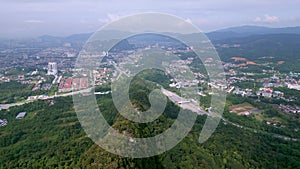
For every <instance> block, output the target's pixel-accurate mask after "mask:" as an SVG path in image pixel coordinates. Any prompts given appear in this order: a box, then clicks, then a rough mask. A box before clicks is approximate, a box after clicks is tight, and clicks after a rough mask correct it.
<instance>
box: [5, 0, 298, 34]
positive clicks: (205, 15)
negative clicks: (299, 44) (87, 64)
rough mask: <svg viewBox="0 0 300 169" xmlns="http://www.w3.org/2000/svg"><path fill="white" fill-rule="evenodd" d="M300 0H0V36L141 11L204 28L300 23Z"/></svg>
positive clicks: (81, 29) (64, 30)
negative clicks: (183, 20) (155, 13)
mask: <svg viewBox="0 0 300 169" xmlns="http://www.w3.org/2000/svg"><path fill="white" fill-rule="evenodd" d="M299 7H300V0H259V1H258V0H240V1H238V0H0V38H33V37H38V36H41V35H52V36H68V35H71V34H79V33H89V32H94V31H96V30H98V29H99V28H101V27H102V26H104V25H105V24H108V23H110V22H112V21H115V20H117V19H119V18H122V17H124V16H128V15H133V14H137V13H143V12H161V13H167V14H172V15H176V16H178V17H181V18H183V19H185V20H187V21H189V22H192V23H193V24H194V25H196V26H197V27H198V28H199V29H200V30H202V31H204V32H209V31H213V30H217V29H222V28H227V27H233V26H241V25H259V26H268V27H291V26H300V12H299Z"/></svg>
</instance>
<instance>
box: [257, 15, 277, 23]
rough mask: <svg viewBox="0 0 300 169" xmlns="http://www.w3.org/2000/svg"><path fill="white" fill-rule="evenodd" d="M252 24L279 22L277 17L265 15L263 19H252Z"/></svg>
mask: <svg viewBox="0 0 300 169" xmlns="http://www.w3.org/2000/svg"><path fill="white" fill-rule="evenodd" d="M254 22H257V23H276V22H279V17H277V16H270V15H268V14H267V15H265V16H264V17H256V18H255V19H254Z"/></svg>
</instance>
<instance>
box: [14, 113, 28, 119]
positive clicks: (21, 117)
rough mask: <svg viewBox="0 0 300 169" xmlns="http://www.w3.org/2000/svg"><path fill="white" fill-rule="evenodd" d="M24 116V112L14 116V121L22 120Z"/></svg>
mask: <svg viewBox="0 0 300 169" xmlns="http://www.w3.org/2000/svg"><path fill="white" fill-rule="evenodd" d="M25 116H26V112H21V113H19V114H18V115H17V116H16V119H23V118H24V117H25Z"/></svg>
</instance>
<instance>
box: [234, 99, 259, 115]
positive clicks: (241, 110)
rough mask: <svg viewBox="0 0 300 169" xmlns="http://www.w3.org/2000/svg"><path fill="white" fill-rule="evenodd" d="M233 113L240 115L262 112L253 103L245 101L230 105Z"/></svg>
mask: <svg viewBox="0 0 300 169" xmlns="http://www.w3.org/2000/svg"><path fill="white" fill-rule="evenodd" d="M229 110H230V112H231V113H236V114H238V115H250V114H251V113H260V112H261V111H260V110H259V109H257V108H255V107H253V106H252V105H251V104H249V103H247V102H245V103H242V104H238V105H234V106H230V108H229Z"/></svg>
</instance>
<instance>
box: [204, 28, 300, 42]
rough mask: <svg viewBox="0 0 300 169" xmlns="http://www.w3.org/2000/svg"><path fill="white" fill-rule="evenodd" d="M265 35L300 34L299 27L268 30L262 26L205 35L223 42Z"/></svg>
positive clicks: (224, 30) (229, 29)
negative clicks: (224, 40)
mask: <svg viewBox="0 0 300 169" xmlns="http://www.w3.org/2000/svg"><path fill="white" fill-rule="evenodd" d="M267 34H300V26H298V27H285V28H269V27H262V26H239V27H231V28H226V29H221V30H217V31H213V32H209V33H207V34H206V35H207V36H208V37H209V39H211V40H212V41H214V40H223V39H230V38H238V37H247V36H253V35H267Z"/></svg>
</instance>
